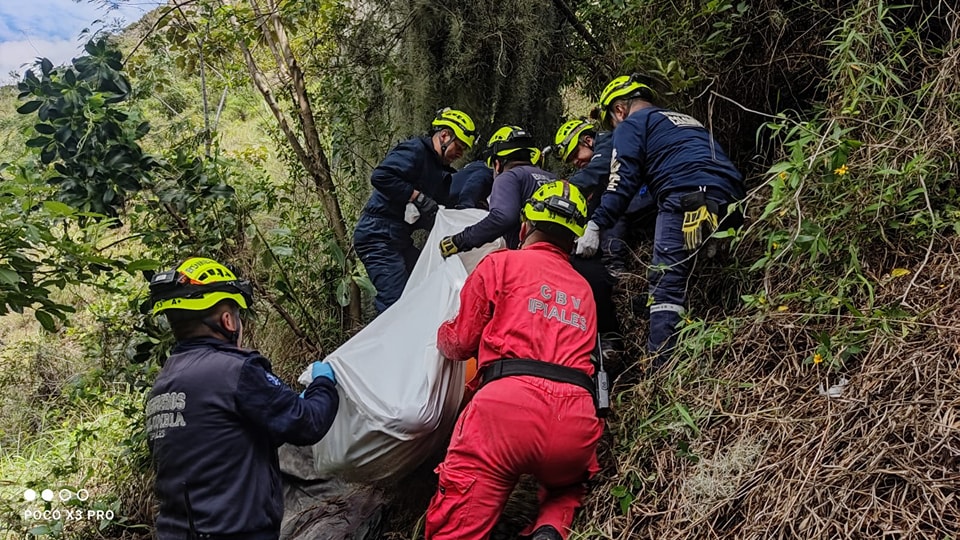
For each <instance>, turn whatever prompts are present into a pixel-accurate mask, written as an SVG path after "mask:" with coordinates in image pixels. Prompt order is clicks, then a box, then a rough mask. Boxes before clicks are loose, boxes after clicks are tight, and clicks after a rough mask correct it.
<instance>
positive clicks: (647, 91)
mask: <svg viewBox="0 0 960 540" xmlns="http://www.w3.org/2000/svg"><path fill="white" fill-rule="evenodd" d="M638 78H639V75H637V74H636V73H634V74H633V75H623V76H620V77H617V78H616V79H614V80H612V81H610V84H608V85H607V87H606V88H604V89H603V92H601V93H600V123H601V124H604V123H606V121H607V112H609V108H610V105H612V104H613V102H614V101H616V100H618V99H629V98H633V97H639V98H643V99H646V100H651V99H653V89H651V88H650V87H649V86H647V85H646V84H643V83H642V82H640V81H639V80H638Z"/></svg>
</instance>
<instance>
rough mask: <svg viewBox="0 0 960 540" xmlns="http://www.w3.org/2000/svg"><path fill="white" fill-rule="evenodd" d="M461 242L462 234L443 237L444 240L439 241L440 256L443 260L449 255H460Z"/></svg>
mask: <svg viewBox="0 0 960 540" xmlns="http://www.w3.org/2000/svg"><path fill="white" fill-rule="evenodd" d="M462 241H463V234H462V233H457V234H455V235H453V236H447V237H444V239H443V240H441V241H440V255H442V256H443V258H444V259H446V258H447V257H449V256H451V255H455V254H457V253H460V243H461V242H462Z"/></svg>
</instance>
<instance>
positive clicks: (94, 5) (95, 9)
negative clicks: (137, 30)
mask: <svg viewBox="0 0 960 540" xmlns="http://www.w3.org/2000/svg"><path fill="white" fill-rule="evenodd" d="M114 3H116V4H117V7H118V9H115V10H109V9H107V7H105V6H104V4H103V0H97V1H94V2H91V1H86V0H83V1H79V2H78V1H74V0H0V84H4V83H9V82H10V77H9V76H8V74H9V72H10V71H11V70H16V71H18V72H19V73H22V72H23V71H25V69H21V65H22V64H32V63H33V61H34V60H35V59H36V57H38V56H43V57H47V58H49V59H50V60H51V61H52V62H53V63H54V64H62V63H66V62H69V61H70V60H71V59H72V58H73V57H74V56H77V53H78V51H79V50H80V46H81V45H82V42H81V41H80V37H79V36H80V33H81V32H82V31H83V30H84V29H85V28H89V29H90V30H98V29H102V28H104V27H107V26H108V25H109V26H113V25H114V24H115V23H118V22H120V23H122V24H130V23H133V22H135V21H137V20H139V19H140V17H142V16H143V15H144V14H145V13H146V12H147V11H150V10H151V9H153V8H155V7H157V6H159V5H161V4H164V3H166V2H165V1H164V0H119V1H116V2H114ZM97 20H99V21H102V22H99V23H96V24H95V23H94V21H97Z"/></svg>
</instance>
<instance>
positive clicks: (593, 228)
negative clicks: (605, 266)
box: [576, 220, 600, 258]
mask: <svg viewBox="0 0 960 540" xmlns="http://www.w3.org/2000/svg"><path fill="white" fill-rule="evenodd" d="M599 247H600V227H599V226H598V225H597V224H596V223H594V222H593V220H590V221H588V222H587V226H586V227H585V228H584V229H583V236H581V237H580V238H579V239H577V251H576V254H577V255H578V256H580V257H584V258H589V257H593V256H594V255H595V254H596V253H597V249H598V248H599Z"/></svg>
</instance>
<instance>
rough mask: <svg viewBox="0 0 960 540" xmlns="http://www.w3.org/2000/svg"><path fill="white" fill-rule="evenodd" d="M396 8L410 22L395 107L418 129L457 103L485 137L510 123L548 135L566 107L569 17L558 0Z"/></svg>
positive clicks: (409, 1)
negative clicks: (555, 0)
mask: <svg viewBox="0 0 960 540" xmlns="http://www.w3.org/2000/svg"><path fill="white" fill-rule="evenodd" d="M390 9H392V10H394V14H395V16H396V17H397V19H398V20H402V21H405V22H406V25H405V27H404V30H403V31H402V33H401V36H400V38H401V46H400V48H399V51H398V54H399V55H400V58H398V64H400V65H402V66H404V67H405V72H404V75H403V77H402V79H401V80H402V82H401V83H400V84H398V85H396V86H395V88H394V94H395V95H394V100H395V103H396V105H395V106H396V107H398V108H399V109H400V110H402V111H403V112H404V114H403V115H402V117H403V121H404V122H405V123H406V124H407V125H409V126H411V128H412V129H413V130H414V131H416V130H418V129H422V126H426V125H428V124H429V121H430V120H431V118H432V117H433V114H434V113H435V112H436V110H437V109H439V108H440V107H442V106H451V107H456V108H460V109H462V110H464V111H466V112H467V113H468V114H470V115H471V116H472V117H473V118H474V120H475V121H476V122H477V124H478V128H479V129H480V132H481V140H483V141H484V142H485V140H486V139H487V138H489V136H490V134H491V133H492V132H493V131H494V130H495V129H496V127H498V126H500V125H503V124H519V125H522V126H523V127H525V128H527V129H528V130H530V131H532V132H533V133H534V135H535V136H536V137H537V138H538V140H539V141H542V142H543V143H546V142H547V140H548V138H549V137H550V136H551V135H552V133H553V130H555V129H556V126H557V125H558V124H559V121H560V113H561V111H562V103H561V99H560V91H559V88H560V83H561V77H562V67H563V66H562V64H563V61H562V50H563V43H564V34H563V32H562V25H563V24H564V22H563V19H562V17H561V15H560V14H559V13H557V11H556V9H555V7H554V5H553V3H552V2H550V1H547V0H534V1H530V0H503V1H499V2H457V3H454V4H452V5H451V4H449V3H438V2H428V1H424V0H406V1H403V2H391V3H390Z"/></svg>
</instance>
